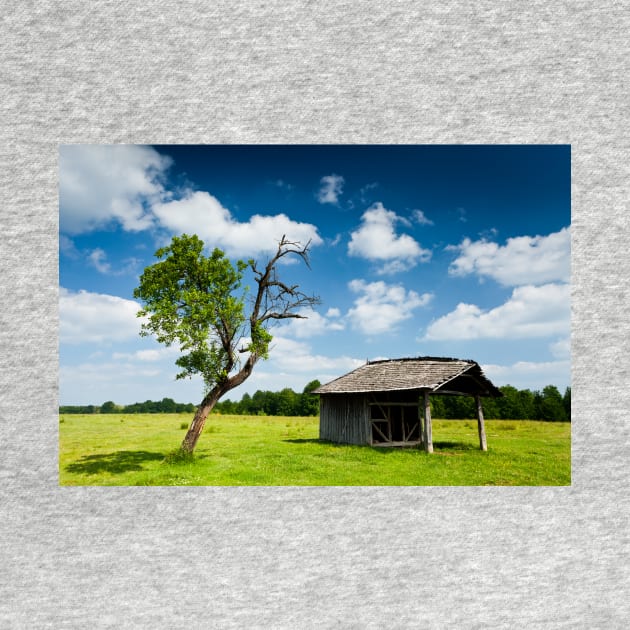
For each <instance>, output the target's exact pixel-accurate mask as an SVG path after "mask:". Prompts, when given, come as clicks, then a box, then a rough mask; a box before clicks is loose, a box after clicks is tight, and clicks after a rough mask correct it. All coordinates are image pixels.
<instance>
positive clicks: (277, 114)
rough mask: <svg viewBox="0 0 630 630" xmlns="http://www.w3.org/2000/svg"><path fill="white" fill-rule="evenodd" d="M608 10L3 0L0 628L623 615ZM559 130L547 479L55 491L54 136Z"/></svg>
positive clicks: (616, 98)
mask: <svg viewBox="0 0 630 630" xmlns="http://www.w3.org/2000/svg"><path fill="white" fill-rule="evenodd" d="M628 10H629V6H628V3H627V2H603V3H594V2H591V1H588V2H586V1H579V0H578V1H574V2H557V3H547V2H542V1H540V0H536V1H534V2H529V3H521V2H500V3H499V2H496V3H495V2H488V1H485V2H476V3H472V2H470V3H469V2H449V3H442V2H436V1H434V0H431V1H429V2H423V3H415V2H411V1H408V0H405V1H400V0H399V1H389V2H387V3H385V2H381V3H379V2H348V1H345V2H331V1H328V0H326V1H320V2H318V3H309V2H305V1H302V2H279V1H277V0H273V1H269V2H247V3H228V2H213V3H209V2H200V1H197V2H175V1H174V0H163V1H162V2H143V3H136V2H116V1H114V0H112V1H101V2H92V3H84V2H73V1H67V2H53V1H51V0H42V1H40V2H20V3H7V4H6V6H4V7H3V11H2V12H3V18H2V23H1V26H0V28H1V33H0V52H1V63H0V76H1V83H2V91H1V93H0V111H1V114H2V124H1V133H2V137H1V144H0V147H1V148H0V160H1V163H0V185H1V190H2V203H1V205H0V213H1V215H0V216H1V221H2V223H1V226H2V238H1V240H0V242H1V250H0V256H1V258H0V260H1V262H2V276H1V277H2V296H3V300H2V308H1V309H0V317H1V318H2V326H1V330H0V335H1V338H0V342H1V348H2V351H1V353H0V365H1V370H2V381H1V393H0V397H1V400H0V414H1V420H0V422H1V423H0V480H1V483H0V517H1V518H0V567H1V570H0V627H1V628H55V629H57V628H61V629H63V628H180V627H186V628H296V627H297V628H314V627H318V628H447V627H448V628H626V627H628V624H629V619H630V606H629V604H628V602H629V601H630V598H629V593H628V591H629V588H628V587H629V586H630V575H629V571H628V563H629V560H630V558H629V551H630V544H629V528H628V515H629V511H628V506H629V503H630V500H629V498H628V493H627V490H626V484H627V479H628V476H627V463H628V449H629V447H630V440H629V437H630V436H629V433H630V429H629V425H628V420H627V416H628V413H627V405H628V402H629V400H628V398H629V397H628V387H627V381H628V376H629V369H628V363H627V360H626V357H627V355H628V353H627V351H628V341H627V335H628V303H629V302H628V297H629V296H628V282H627V274H628V272H629V271H630V268H629V267H630V266H629V264H628V262H627V251H628V250H627V236H628V228H627V217H626V213H627V211H628V194H627V186H628V173H629V163H630V162H629V151H628V144H629V141H628V108H629V103H628V76H629V75H628V70H629V68H628V65H629V64H628V45H627V38H628V32H630V19H629V12H628ZM70 142H90V143H93V142H94V143H96V142H104V143H112V142H127V143H152V142H160V143H246V142H247V143H250V142H254V143H257V142H261V143H338V142H340V143H570V144H571V145H572V147H573V148H572V159H573V218H572V225H573V301H572V305H573V338H572V343H573V369H574V371H573V402H574V412H573V421H574V424H573V476H572V480H573V482H572V486H570V487H564V488H405V489H403V488H378V489H377V488H330V489H328V488H303V489H299V488H239V489H234V488H197V489H190V488H113V489H111V488H110V489H105V488H59V487H58V483H57V472H58V471H57V427H58V416H57V370H58V356H57V326H58V324H57V296H58V267H57V264H58V259H57V225H58V216H57V147H58V145H59V143H70Z"/></svg>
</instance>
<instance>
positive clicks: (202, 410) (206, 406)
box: [181, 387, 225, 453]
mask: <svg viewBox="0 0 630 630" xmlns="http://www.w3.org/2000/svg"><path fill="white" fill-rule="evenodd" d="M224 393H225V392H224V391H223V388H219V387H214V388H213V389H212V391H211V392H210V393H209V394H208V395H207V396H206V397H205V398H204V399H203V400H202V402H201V404H200V405H199V407H197V411H196V412H195V417H194V418H193V421H192V422H191V423H190V427H189V428H188V431H187V433H186V437H185V438H184V440H183V442H182V445H181V449H182V451H184V452H185V453H192V452H193V451H194V450H195V446H197V441H198V440H199V437H200V436H201V432H202V431H203V427H204V425H205V424H206V418H207V417H208V414H209V413H210V412H211V411H212V408H213V407H214V406H215V405H216V404H217V402H218V400H219V398H221V396H223V394H224Z"/></svg>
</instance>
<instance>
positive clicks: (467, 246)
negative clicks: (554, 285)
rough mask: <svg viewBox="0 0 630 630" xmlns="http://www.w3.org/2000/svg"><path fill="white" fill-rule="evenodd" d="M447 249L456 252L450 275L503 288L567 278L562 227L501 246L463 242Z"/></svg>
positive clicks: (567, 236)
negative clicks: (478, 279)
mask: <svg viewBox="0 0 630 630" xmlns="http://www.w3.org/2000/svg"><path fill="white" fill-rule="evenodd" d="M449 249H452V250H456V251H458V252H459V253H460V255H459V257H458V258H457V259H456V260H454V261H453V263H452V264H451V266H450V267H449V273H450V274H451V275H453V276H466V275H469V274H472V273H474V274H477V275H478V276H480V277H489V278H493V279H494V280H496V281H497V282H499V283H501V284H502V285H504V286H518V285H523V284H542V283H546V282H558V281H560V282H568V281H569V279H570V275H571V232H570V228H568V227H567V228H563V229H562V230H560V231H559V232H554V233H553V234H549V235H548V236H518V237H515V238H509V239H508V240H507V242H506V244H505V245H503V246H500V245H498V244H497V243H493V242H491V241H487V240H485V239H481V240H479V241H471V240H470V239H468V238H467V239H464V241H462V243H461V244H460V245H456V246H450V247H449Z"/></svg>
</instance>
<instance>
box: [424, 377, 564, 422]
mask: <svg viewBox="0 0 630 630" xmlns="http://www.w3.org/2000/svg"><path fill="white" fill-rule="evenodd" d="M499 390H501V393H502V394H503V396H502V397H501V398H483V399H482V404H483V415H484V418H487V419H488V420H546V421H548V422H570V421H571V388H570V387H567V388H566V390H565V392H564V395H562V394H561V393H560V391H559V390H558V388H557V387H556V386H555V385H547V386H546V387H545V388H543V390H542V391H531V390H529V389H516V387H512V386H511V385H502V386H501V387H499ZM430 400H431V415H432V416H433V417H434V418H444V419H445V420H449V419H457V418H462V419H471V418H476V417H477V408H476V404H475V399H474V398H472V397H471V396H431V397H430Z"/></svg>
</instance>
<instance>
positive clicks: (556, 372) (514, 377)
mask: <svg viewBox="0 0 630 630" xmlns="http://www.w3.org/2000/svg"><path fill="white" fill-rule="evenodd" d="M481 369H482V370H483V372H484V374H485V375H486V376H487V377H488V378H489V379H490V380H491V381H492V382H493V383H494V384H495V385H497V386H501V385H514V384H515V383H518V387H519V389H531V390H541V389H543V388H544V387H545V386H547V385H549V383H555V384H556V385H557V386H558V387H559V388H560V390H561V391H562V389H563V388H564V387H568V386H570V385H571V362H570V361H541V362H534V361H518V362H517V363H513V364H512V365H493V364H484V365H482V366H481Z"/></svg>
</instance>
